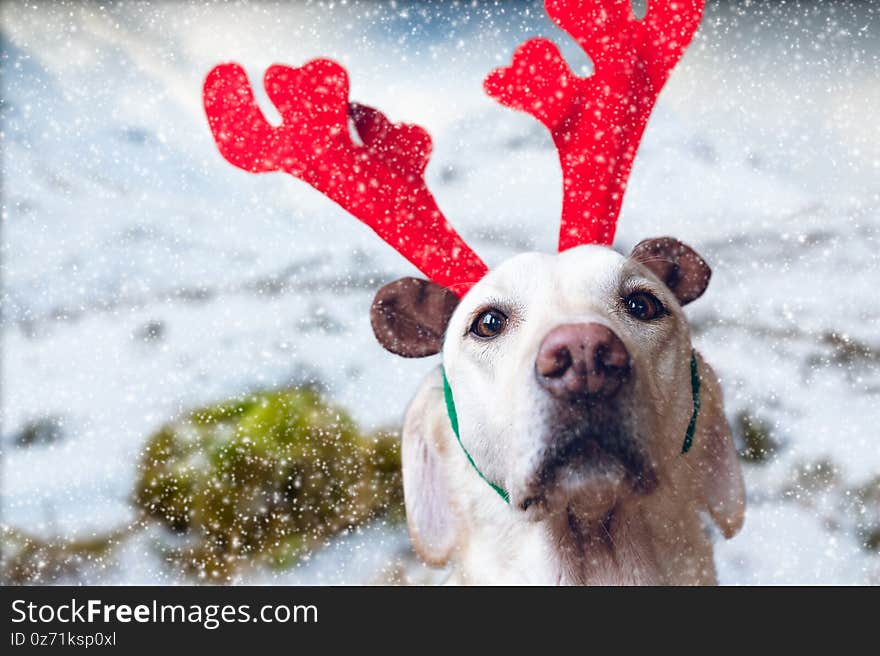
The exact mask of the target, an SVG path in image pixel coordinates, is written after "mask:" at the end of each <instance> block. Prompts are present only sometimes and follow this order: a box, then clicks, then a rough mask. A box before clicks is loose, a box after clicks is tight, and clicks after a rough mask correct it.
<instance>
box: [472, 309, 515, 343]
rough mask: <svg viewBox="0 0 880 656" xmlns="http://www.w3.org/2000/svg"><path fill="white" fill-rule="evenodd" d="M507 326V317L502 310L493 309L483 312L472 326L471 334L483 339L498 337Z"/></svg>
mask: <svg viewBox="0 0 880 656" xmlns="http://www.w3.org/2000/svg"><path fill="white" fill-rule="evenodd" d="M506 325H507V315H506V314H504V313H503V312H502V311H501V310H496V309H494V308H493V309H491V310H486V311H485V312H481V313H480V314H479V315H478V316H477V318H476V319H474V322H473V323H472V324H471V334H472V335H476V336H477V337H482V338H483V339H492V338H493V337H498V335H500V334H501V331H503V330H504V327H505V326H506Z"/></svg>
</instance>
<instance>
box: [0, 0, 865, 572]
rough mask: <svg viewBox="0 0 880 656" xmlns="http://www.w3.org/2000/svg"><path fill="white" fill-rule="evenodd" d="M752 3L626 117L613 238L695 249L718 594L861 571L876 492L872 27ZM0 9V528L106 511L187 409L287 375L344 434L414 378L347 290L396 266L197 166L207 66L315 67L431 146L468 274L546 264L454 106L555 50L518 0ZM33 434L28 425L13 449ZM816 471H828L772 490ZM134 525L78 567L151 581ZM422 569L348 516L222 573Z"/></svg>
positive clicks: (529, 210)
mask: <svg viewBox="0 0 880 656" xmlns="http://www.w3.org/2000/svg"><path fill="white" fill-rule="evenodd" d="M775 6H776V5H775V4H774V3H761V2H758V3H754V2H753V3H750V4H749V5H748V6H744V5H743V6H742V7H741V8H739V9H731V8H730V7H729V6H728V4H727V3H721V4H713V3H711V2H710V7H709V9H708V10H707V15H706V17H705V19H704V23H703V26H702V28H701V31H700V33H699V34H698V36H697V39H696V40H695V43H694V45H693V46H692V48H691V49H690V51H689V52H688V54H687V55H686V56H685V58H684V59H683V61H682V63H681V64H680V66H679V67H678V68H677V70H676V72H675V73H674V75H673V77H672V79H671V80H670V83H669V85H668V86H667V88H666V90H665V91H664V93H663V95H662V97H661V99H660V102H659V104H658V107H657V108H656V110H655V113H654V117H653V119H652V122H651V124H650V125H649V128H648V130H647V132H646V135H645V139H644V141H643V145H642V149H641V151H640V154H639V159H638V160H637V164H636V167H635V170H634V172H633V176H632V178H631V183H630V189H629V192H628V197H627V200H626V202H625V204H624V209H623V214H622V217H621V222H620V228H619V233H618V235H619V236H618V241H617V246H618V247H620V248H621V249H628V248H629V247H630V246H631V245H632V244H634V243H635V242H636V241H638V240H639V239H641V238H642V237H646V236H655V235H658V234H664V233H668V234H674V235H676V236H678V237H680V238H682V239H684V240H686V241H688V242H690V243H692V244H693V245H695V246H696V247H697V250H699V251H700V252H701V253H702V254H703V255H704V256H705V257H706V258H707V260H708V261H709V262H710V263H711V264H712V266H713V268H714V272H715V275H714V277H713V281H712V285H711V287H710V289H709V292H708V293H707V295H706V297H705V298H704V299H702V300H700V301H699V302H698V303H696V304H695V305H694V307H693V309H692V310H689V314H690V316H691V318H692V319H693V321H694V325H695V330H696V333H697V345H698V347H699V348H700V349H701V350H702V351H703V352H704V353H705V354H706V355H707V357H708V359H709V360H710V361H711V362H712V363H713V365H715V367H716V369H717V370H718V371H719V372H720V373H721V375H722V376H723V379H724V387H725V391H726V394H727V401H728V409H729V412H730V416H731V418H732V419H735V418H736V417H737V416H738V415H739V414H740V413H741V412H748V413H749V414H750V415H751V416H754V417H757V418H759V419H761V420H762V421H764V422H765V423H767V425H768V426H769V427H770V428H771V434H772V437H773V439H774V441H775V442H776V443H777V448H776V450H775V451H774V453H773V456H772V457H771V458H770V459H769V461H768V462H764V463H759V464H748V463H747V464H745V468H746V476H747V484H748V489H749V502H750V507H749V511H748V515H747V521H746V525H745V528H744V530H743V531H742V533H741V534H740V535H739V536H737V537H736V538H734V539H733V540H732V541H730V542H728V543H725V544H719V545H718V549H717V560H718V566H719V571H720V575H721V579H722V582H724V583H728V584H738V583H782V582H809V583H814V582H821V583H831V582H838V583H875V584H876V583H880V554H878V553H877V552H876V551H874V552H871V551H870V550H867V549H865V548H863V547H862V546H860V541H861V540H860V538H859V526H860V523H861V524H864V523H865V522H866V521H875V522H880V517H878V516H880V499H878V498H877V497H875V498H874V500H873V501H872V502H870V503H869V504H867V505H865V504H859V503H856V502H854V501H853V499H854V498H855V496H856V493H855V491H856V490H857V488H859V487H862V486H865V485H867V484H869V483H870V482H871V481H872V480H877V477H880V429H878V426H880V330H878V328H880V303H878V302H877V290H878V286H880V128H878V121H877V120H876V118H877V109H876V108H877V107H878V106H880V60H878V57H880V13H878V11H877V9H876V8H872V6H871V4H870V3H864V4H852V3H845V2H840V3H838V2H823V3H816V4H815V5H813V4H802V5H798V6H794V7H789V8H788V9H786V10H785V11H784V12H780V11H778V10H776V9H774V7H775ZM2 12H3V26H2V42H0V47H2V66H3V70H2V78H3V80H2V82H3V110H2V111H3V113H2V120H3V143H2V147H3V170H2V177H3V196H2V204H3V205H2V207H3V213H2V253H0V254H2V262H3V269H2V274H3V292H2V313H3V317H2V340H3V341H2V361H3V368H2V393H3V397H2V411H0V420H2V442H0V448H2V450H3V454H2V484H0V490H2V521H3V523H4V524H6V525H9V526H12V527H15V528H17V529H20V530H23V531H26V532H28V533H31V534H34V535H40V536H45V537H51V536H71V535H77V536H79V535H90V534H92V533H94V532H103V531H107V530H110V529H112V528H113V527H116V526H118V525H122V524H125V523H126V522H129V521H131V519H132V517H133V511H132V509H131V505H130V495H131V490H132V483H133V480H134V477H135V466H136V462H137V458H138V455H139V452H140V449H141V447H142V445H143V443H144V440H145V438H146V436H147V435H148V434H149V433H150V432H151V431H153V430H154V429H156V428H157V427H158V426H160V425H161V424H163V423H164V422H165V421H167V420H168V419H169V418H171V417H173V416H175V415H176V414H178V413H180V412H181V411H183V410H185V409H186V408H189V407H192V406H193V405H195V404H198V403H204V402H209V401H212V400H216V399H220V398H226V397H228V396H231V395H233V394H236V393H238V392H241V391H244V390H247V389H252V388H255V387H267V386H272V385H279V384H284V383H290V382H297V381H303V380H317V381H320V382H321V383H322V384H323V385H325V386H326V389H327V390H328V393H329V395H330V396H331V397H332V398H333V399H335V400H337V401H338V402H340V403H341V404H343V405H344V406H346V407H347V408H349V409H350V410H351V412H352V413H353V414H354V415H355V416H356V417H357V419H358V420H359V421H361V422H362V423H363V424H364V425H365V426H368V427H374V426H379V425H394V424H396V423H397V422H398V421H399V418H400V416H401V413H402V410H403V408H404V406H405V404H406V402H407V401H408V398H409V396H410V395H411V393H412V391H413V390H414V388H415V386H416V384H417V381H418V380H419V379H420V377H421V376H422V374H423V373H424V372H425V371H426V370H427V369H428V368H429V367H432V366H433V365H434V362H433V361H430V360H431V359H428V360H426V361H406V360H402V359H396V358H393V357H391V356H389V355H388V354H387V353H385V352H384V351H382V350H381V348H380V347H379V346H378V345H377V344H376V343H375V341H374V339H373V337H372V333H371V331H370V328H369V322H368V314H367V312H368V308H369V304H370V301H371V299H372V294H373V292H374V290H375V289H376V288H377V286H378V285H379V284H380V283H382V282H384V281H387V280H390V279H392V278H395V277H398V276H400V275H406V274H410V273H412V270H411V269H409V268H408V265H407V264H406V263H405V261H404V260H403V259H402V258H401V257H400V256H398V255H397V254H396V253H394V252H393V251H392V250H391V249H390V248H388V247H387V246H385V245H384V244H383V243H382V242H381V241H380V240H378V239H377V238H376V237H375V236H374V235H373V234H372V233H371V232H370V231H369V230H368V229H366V228H364V227H363V226H361V225H359V224H358V223H357V222H356V221H355V220H353V219H351V218H349V217H348V216H347V215H345V214H344V212H343V211H342V210H340V209H338V208H336V207H335V206H334V205H332V204H331V203H330V202H329V201H326V200H325V199H324V198H322V197H321V196H320V195H318V194H317V193H316V192H314V191H313V190H311V188H309V187H307V186H306V185H305V184H301V183H298V182H296V181H294V180H292V179H290V178H289V177H287V176H283V175H281V174H270V175H263V176H254V175H249V174H246V173H243V172H241V171H239V170H236V169H234V168H233V167H231V166H230V165H229V164H227V163H226V162H225V161H224V160H223V159H222V158H221V157H220V156H219V154H218V153H217V151H216V149H215V147H214V145H213V143H212V140H211V137H210V134H209V132H208V129H207V126H206V123H205V120H204V117H203V114H202V110H201V104H200V90H201V83H202V79H203V77H204V75H205V73H206V72H207V71H208V70H209V69H210V68H211V66H212V65H214V64H215V63H218V62H220V61H225V60H236V61H239V62H241V63H242V64H244V65H245V66H246V68H247V69H248V71H249V73H250V74H251V76H252V78H254V79H259V77H260V76H261V75H262V72H263V70H264V69H265V67H266V66H268V65H269V64H271V63H273V62H282V63H289V64H294V65H295V64H298V63H302V62H304V61H306V60H308V59H310V58H313V57H316V56H319V55H326V56H331V57H334V58H336V59H338V60H339V61H341V62H342V63H343V64H344V65H345V66H346V67H347V68H348V69H349V72H350V74H351V79H352V96H353V98H355V99H358V100H362V101H365V102H367V103H369V104H372V105H374V106H376V107H379V108H382V109H383V110H385V111H386V112H387V113H388V114H389V115H390V116H391V117H392V118H393V119H394V120H406V121H410V122H415V123H419V124H421V125H424V126H426V127H427V128H428V129H429V130H430V131H431V133H432V135H433V136H434V143H435V154H434V156H433V159H432V161H431V164H430V166H429V168H428V177H429V181H430V184H431V187H432V189H433V190H434V191H435V195H436V196H437V198H438V201H439V204H440V206H441V207H442V208H443V209H444V212H445V213H446V215H447V216H448V217H449V218H450V220H451V221H452V222H453V223H454V225H455V226H456V227H457V228H458V229H459V230H460V232H461V233H462V234H463V235H464V236H465V238H466V239H467V241H468V242H469V243H470V244H471V245H472V246H473V247H474V248H475V249H476V250H477V251H478V252H479V253H480V254H481V255H483V257H484V258H485V259H486V260H487V261H488V262H489V263H490V265H491V264H495V263H498V262H500V261H502V260H503V259H504V258H505V257H507V256H509V255H512V254H514V253H516V252H519V251H522V250H525V249H539V250H552V249H553V248H554V243H555V237H556V231H557V227H558V216H559V207H560V193H559V189H560V185H561V183H560V174H559V171H558V165H557V162H556V156H555V153H554V151H553V150H552V146H551V143H550V140H549V137H548V136H547V135H546V134H544V132H543V129H542V128H541V127H540V126H539V125H537V124H536V123H535V122H534V121H533V120H532V119H531V118H529V117H527V116H524V115H519V114H516V113H514V112H512V111H510V110H507V109H504V108H502V107H501V106H499V105H496V104H495V103H493V102H492V101H491V100H489V99H488V98H487V97H485V96H484V95H483V93H482V91H481V80H482V77H483V75H484V74H485V73H486V72H488V71H489V70H490V69H491V68H493V67H494V66H497V65H499V64H501V63H503V62H505V61H507V59H508V57H509V55H510V53H511V52H512V50H513V48H514V47H515V46H516V45H517V44H518V43H519V42H520V41H522V40H523V39H524V38H526V37H527V36H530V35H533V34H538V33H544V34H548V35H550V36H553V37H554V38H556V39H557V40H558V41H559V42H560V43H565V45H564V50H566V52H567V54H570V56H571V59H570V61H572V63H573V66H575V67H577V66H586V65H587V64H586V60H585V58H584V57H583V55H582V54H581V55H580V57H579V58H578V57H577V56H576V55H577V53H576V52H575V50H574V49H573V48H572V47H571V46H572V44H571V43H568V42H565V37H564V35H562V34H561V33H560V32H558V31H557V30H556V29H555V28H553V27H552V26H551V25H549V24H548V23H547V22H546V20H545V19H544V17H543V14H542V12H541V11H540V8H539V7H537V6H535V5H528V4H524V5H520V4H509V3H505V4H503V5H502V6H499V7H493V6H491V5H482V4H481V5H477V6H476V8H472V7H471V6H470V4H469V3H468V5H467V7H452V6H449V5H447V6H446V7H445V8H443V10H442V11H441V10H440V9H439V8H437V7H434V6H426V5H416V6H413V7H411V6H409V5H406V4H405V3H398V4H397V7H396V8H392V7H391V6H385V5H380V4H377V3H362V4H357V3H349V4H348V5H347V6H341V7H340V6H336V7H334V8H333V9H332V10H330V9H328V8H327V7H326V6H318V5H296V6H289V5H278V6H276V5H273V4H270V3H257V4H251V5H232V6H225V5H222V6H221V5H214V4H212V5H210V6H203V5H201V4H199V5H192V6H189V5H186V4H183V3H168V4H159V5H150V6H148V5H146V4H141V3H128V4H119V5H111V6H109V7H105V8H101V7H100V6H99V5H96V4H88V5H81V4H76V3H75V4H62V3H52V4H49V3H38V4H36V5H26V4H23V3H14V2H9V3H4V5H3V7H2ZM377 391H381V394H377V393H376V392H377ZM377 399H382V400H383V403H381V404H380V403H377V401H376V400H377ZM41 419H50V420H51V421H54V422H55V424H56V428H55V429H54V432H56V433H60V438H59V439H57V440H55V441H54V442H53V443H52V444H50V445H36V446H32V447H29V448H22V447H18V446H15V444H14V441H15V436H16V435H17V434H18V433H19V432H20V431H21V429H22V427H24V426H25V425H26V424H28V423H29V422H33V421H36V420H41ZM50 432H51V431H50ZM817 464H819V465H820V466H821V468H822V469H821V471H822V472H827V471H831V472H832V474H830V475H828V476H812V477H811V476H810V475H809V474H806V475H805V474H804V473H803V472H802V473H801V475H800V477H799V478H798V471H799V470H801V469H803V470H804V471H807V472H809V471H810V470H811V469H815V467H816V465H817ZM818 479H821V480H818ZM871 504H873V505H871ZM875 525H877V524H875ZM155 537H156V536H154V535H151V533H150V532H145V533H140V534H138V535H137V536H136V537H135V538H134V539H132V540H129V541H128V542H126V543H125V544H124V545H123V546H122V547H120V548H119V549H118V550H117V551H116V552H114V554H113V557H112V558H111V559H110V561H108V562H107V563H106V564H105V566H104V567H102V568H92V569H91V570H86V571H85V573H84V574H83V576H85V577H86V579H87V580H88V581H89V582H104V583H121V582H125V583H137V582H146V583H151V582H163V581H169V580H176V579H175V578H174V577H173V576H172V575H171V574H170V573H169V572H168V571H167V570H166V569H165V565H163V563H162V562H161V560H160V559H159V558H158V556H156V551H155V549H154V548H153V546H152V545H153V541H154V539H155ZM435 577H436V576H435V575H434V574H432V573H431V572H429V571H428V570H427V569H426V568H423V567H421V566H419V565H417V564H416V563H415V561H414V560H413V558H412V556H411V554H410V553H409V552H408V547H407V541H406V538H405V535H404V533H403V531H402V529H383V528H379V527H373V528H367V529H365V530H364V531H363V532H362V533H361V534H360V535H354V536H348V537H346V538H344V539H343V540H340V541H339V542H338V543H337V544H335V545H333V546H332V547H331V548H330V549H328V550H326V551H324V552H322V553H318V554H315V556H314V557H313V558H311V559H310V560H309V561H308V562H306V563H304V564H303V565H302V566H300V567H298V568H296V569H293V570H291V571H289V572H282V573H280V574H279V573H275V572H271V573H270V572H260V571H256V572H250V573H244V574H243V575H242V577H241V580H243V581H247V582H269V581H278V582H330V583H344V582H376V581H385V580H390V581H427V580H431V579H432V578H435Z"/></svg>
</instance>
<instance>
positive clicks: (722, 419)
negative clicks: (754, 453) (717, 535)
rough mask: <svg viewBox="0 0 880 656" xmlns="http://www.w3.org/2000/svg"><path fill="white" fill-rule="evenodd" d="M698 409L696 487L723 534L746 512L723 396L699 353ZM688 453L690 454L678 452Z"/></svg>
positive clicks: (740, 521) (731, 530)
mask: <svg viewBox="0 0 880 656" xmlns="http://www.w3.org/2000/svg"><path fill="white" fill-rule="evenodd" d="M697 357H698V360H699V369H700V381H701V394H700V396H701V401H702V405H701V411H700V415H699V417H698V419H697V434H696V436H695V438H694V448H693V451H692V453H693V454H694V455H695V456H696V457H697V469H698V472H699V487H700V489H701V491H702V497H703V499H702V500H703V503H704V507H705V508H706V510H708V511H709V515H711V517H712V520H713V521H714V522H715V525H716V526H718V528H719V529H721V532H722V533H723V534H724V537H726V538H731V537H733V536H734V535H736V534H737V532H739V529H740V528H742V525H743V520H744V519H745V512H746V490H745V484H744V483H743V475H742V468H741V467H740V464H739V458H738V456H737V454H736V447H735V446H734V443H733V435H732V434H731V431H730V424H729V423H728V422H727V417H726V416H725V415H724V400H723V398H722V396H721V386H720V385H719V384H718V378H717V377H716V375H715V372H714V371H713V370H712V367H710V366H709V365H708V364H706V361H705V360H703V358H702V357H701V356H699V355H698V356H697ZM682 457H684V458H688V457H690V454H688V455H685V456H682Z"/></svg>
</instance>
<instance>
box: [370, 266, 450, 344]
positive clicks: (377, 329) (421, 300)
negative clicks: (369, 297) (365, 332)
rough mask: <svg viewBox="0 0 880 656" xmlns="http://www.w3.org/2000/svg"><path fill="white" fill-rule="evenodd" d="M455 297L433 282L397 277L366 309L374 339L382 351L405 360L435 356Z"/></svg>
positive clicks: (441, 342)
mask: <svg viewBox="0 0 880 656" xmlns="http://www.w3.org/2000/svg"><path fill="white" fill-rule="evenodd" d="M457 305H458V296H456V295H455V294H453V293H452V292H451V291H449V290H448V289H446V287H442V286H441V285H438V284H437V283H434V282H431V281H429V280H421V279H419V278H401V279H400V280H395V281H394V282H391V283H388V284H387V285H385V286H384V287H383V288H382V289H380V290H379V291H378V292H376V298H375V299H373V305H372V307H371V308H370V323H371V324H372V326H373V332H374V333H375V334H376V339H378V340H379V343H380V344H381V345H382V346H384V347H385V348H386V349H388V350H389V351H391V352H392V353H396V354H397V355H402V356H403V357H405V358H423V357H425V356H427V355H434V354H435V353H439V352H440V350H441V349H442V348H443V335H444V333H445V332H446V325H447V324H448V323H449V318H450V317H451V316H452V313H453V312H454V311H455V308H456V306H457Z"/></svg>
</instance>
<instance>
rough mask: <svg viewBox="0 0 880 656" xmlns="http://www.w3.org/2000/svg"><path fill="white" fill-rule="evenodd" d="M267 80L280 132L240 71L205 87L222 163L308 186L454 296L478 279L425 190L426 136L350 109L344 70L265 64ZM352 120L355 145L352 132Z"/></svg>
mask: <svg viewBox="0 0 880 656" xmlns="http://www.w3.org/2000/svg"><path fill="white" fill-rule="evenodd" d="M264 83H265V88H266V93H267V95H268V96H269V99H270V100H271V101H272V103H273V104H274V105H275V107H276V108H277V109H278V112H279V113H280V114H281V117H282V121H281V125H279V126H277V127H275V126H273V125H271V124H270V123H269V122H268V121H267V120H266V118H265V117H264V116H263V113H262V112H261V111H260V108H259V106H258V105H257V103H256V101H255V99H254V94H253V90H252V89H251V86H250V84H249V82H248V79H247V75H246V74H245V72H244V69H242V68H241V66H239V65H237V64H221V65H220V66H217V67H215V68H214V69H213V70H212V71H211V72H210V73H209V74H208V76H207V78H206V80H205V87H204V103H205V112H206V114H207V116H208V124H209V126H210V128H211V132H212V134H213V136H214V140H215V141H216V142H217V146H218V148H219V149H220V152H221V154H222V155H223V157H225V158H226V160H227V161H229V162H230V163H231V164H233V165H235V166H237V167H239V168H241V169H244V170H246V171H250V172H254V173H263V172H268V171H284V172H286V173H289V174H291V175H293V176H295V177H297V178H299V179H301V180H303V181H305V182H308V183H309V184H310V185H312V186H313V187H315V188H316V189H317V190H318V191H320V192H321V193H323V194H324V195H325V196H327V197H328V198H330V199H331V200H333V201H335V202H336V203H337V204H339V205H340V206H341V207H343V208H344V209H346V210H347V211H348V212H350V213H351V214H352V215H354V216H355V217H356V218H357V219H359V220H360V221H362V222H363V223H365V224H366V225H368V226H369V227H370V228H372V229H373V230H374V231H375V232H376V233H377V234H378V235H379V236H380V237H382V239H384V240H385V241H386V242H388V243H389V244H390V245H391V246H392V247H393V248H394V249H395V250H397V251H398V252H399V253H401V254H402V255H403V256H404V257H406V258H407V259H408V260H409V261H410V262H412V263H413V264H414V265H415V266H416V267H417V268H418V269H419V270H420V271H421V272H422V273H424V274H425V275H426V276H427V277H428V278H430V279H431V280H433V281H434V282H436V283H438V284H440V285H443V286H445V287H448V288H449V289H451V290H452V291H453V292H455V293H456V294H458V295H459V296H462V295H464V293H466V292H467V290H468V289H469V288H470V287H471V286H472V285H473V283H475V282H476V281H478V280H479V279H480V278H481V277H482V276H483V274H485V272H486V270H487V269H486V265H485V264H484V263H483V262H482V260H480V258H479V257H478V256H477V255H476V254H475V253H474V252H473V251H472V250H471V249H470V248H469V247H468V246H467V244H466V243H465V242H464V241H463V240H462V238H461V237H460V236H459V235H458V234H457V233H456V232H455V230H454V229H453V228H452V226H451V225H449V223H448V222H447V221H446V219H445V218H444V217H443V215H442V214H441V212H440V210H439V208H438V207H437V203H436V201H435V199H434V197H433V195H432V194H431V192H430V191H429V190H428V187H427V184H426V183H425V178H424V173H425V167H426V166H427V164H428V160H429V158H430V154H431V138H430V136H429V135H428V133H427V132H426V131H425V130H423V129H422V128H420V127H419V126H416V125H405V124H392V123H391V122H390V121H388V119H387V118H386V117H385V116H384V115H383V114H382V113H381V112H379V111H378V110H376V109H373V108H371V107H367V106H366V105H358V104H355V103H351V104H349V102H348V76H347V74H346V72H345V69H343V68H342V67H341V66H340V65H339V64H337V63H335V62H333V61H331V60H329V59H316V60H313V61H311V62H309V63H307V64H306V65H304V66H302V67H300V68H291V67H288V66H278V65H276V66H271V67H270V68H269V69H268V70H267V71H266V75H265V80H264ZM349 119H351V121H352V123H353V124H354V127H355V129H356V130H357V133H358V136H359V138H360V140H361V142H362V143H360V144H358V143H355V142H354V141H353V140H352V138H351V136H350V134H349V130H348V121H349Z"/></svg>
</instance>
